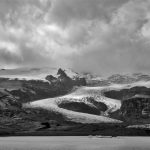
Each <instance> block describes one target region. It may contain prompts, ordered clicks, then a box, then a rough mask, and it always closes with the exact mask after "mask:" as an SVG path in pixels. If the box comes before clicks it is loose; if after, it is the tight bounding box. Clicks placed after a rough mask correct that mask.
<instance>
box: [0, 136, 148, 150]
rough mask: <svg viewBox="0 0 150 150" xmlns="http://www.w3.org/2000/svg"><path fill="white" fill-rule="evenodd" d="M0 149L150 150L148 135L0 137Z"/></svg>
mask: <svg viewBox="0 0 150 150" xmlns="http://www.w3.org/2000/svg"><path fill="white" fill-rule="evenodd" d="M0 150H150V137H114V138H109V137H108V138H100V137H96V136H93V137H91V136H90V137H86V136H85V137H84V136H83V137H80V136H74V137H73V136H47V137H43V136H41V137H40V136H33V137H28V136H26V137H0Z"/></svg>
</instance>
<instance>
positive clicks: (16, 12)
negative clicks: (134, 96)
mask: <svg viewBox="0 0 150 150" xmlns="http://www.w3.org/2000/svg"><path fill="white" fill-rule="evenodd" d="M149 47H150V0H7V1H6V0H1V1H0V64H1V67H14V66H16V67H22V66H36V67H39V66H61V67H71V68H73V69H75V70H77V71H92V72H96V73H100V74H109V73H116V72H120V73H125V72H148V71H149V70H150V59H149V56H150V49H149Z"/></svg>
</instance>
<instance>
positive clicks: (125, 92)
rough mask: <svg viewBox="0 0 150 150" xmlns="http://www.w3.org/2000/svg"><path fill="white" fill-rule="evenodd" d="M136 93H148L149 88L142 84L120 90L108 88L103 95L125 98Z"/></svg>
mask: <svg viewBox="0 0 150 150" xmlns="http://www.w3.org/2000/svg"><path fill="white" fill-rule="evenodd" d="M137 94H142V95H150V88H147V87H144V86H136V87H133V88H130V89H122V90H118V91H117V90H110V91H105V92H104V95H105V96H106V97H108V98H113V99H118V100H121V101H123V100H126V99H128V98H130V97H133V96H135V95H137Z"/></svg>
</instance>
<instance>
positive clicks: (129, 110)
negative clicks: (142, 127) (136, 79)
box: [120, 95, 150, 123]
mask: <svg viewBox="0 0 150 150" xmlns="http://www.w3.org/2000/svg"><path fill="white" fill-rule="evenodd" d="M120 114H121V116H122V117H123V118H124V119H125V120H126V121H130V122H140V121H142V122H143V123H144V122H145V121H148V122H150V96H146V95H135V96H133V97H131V98H129V99H126V100H124V101H123V102H122V106H121V109H120Z"/></svg>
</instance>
